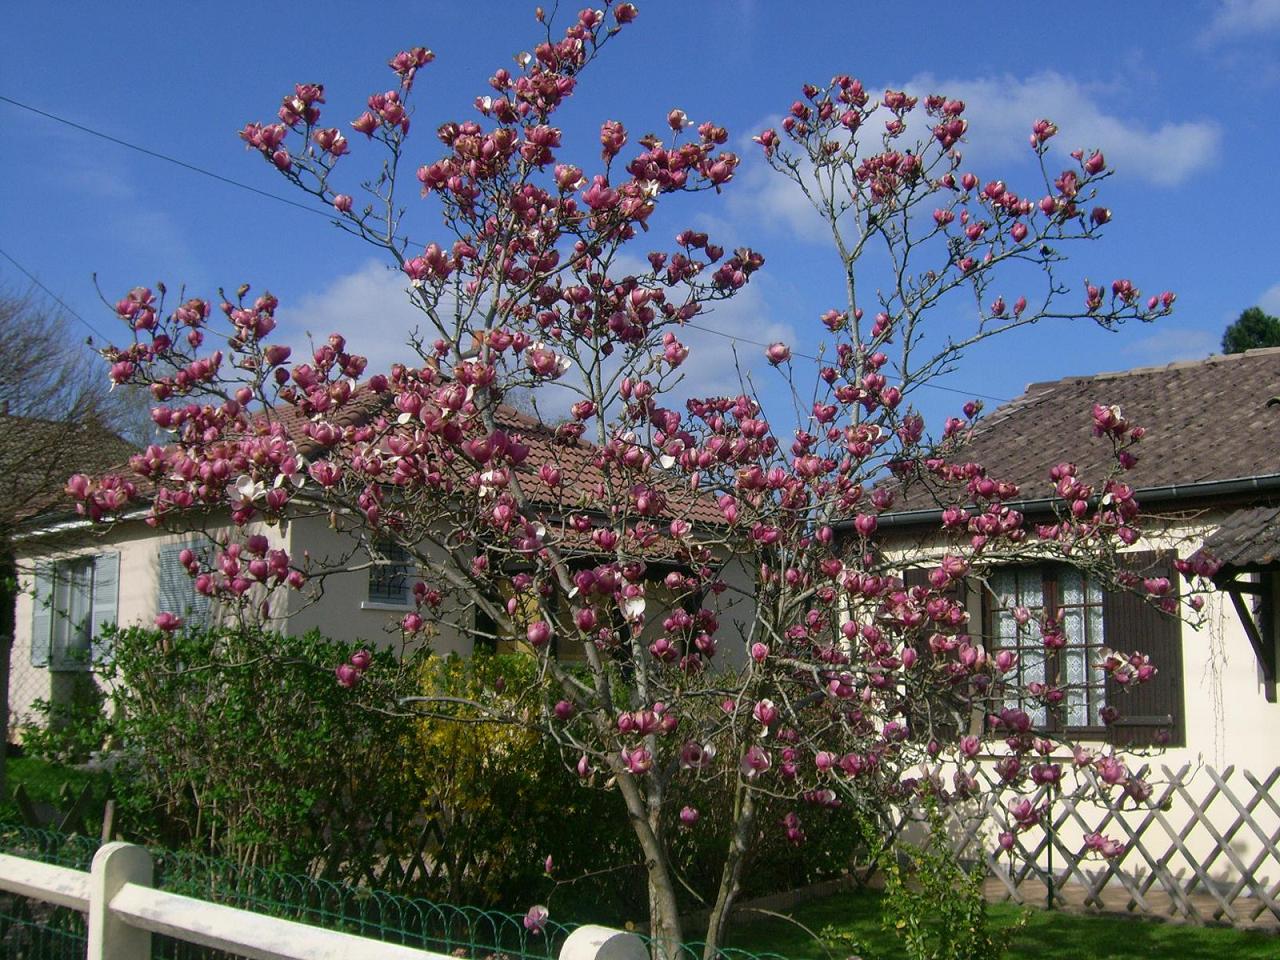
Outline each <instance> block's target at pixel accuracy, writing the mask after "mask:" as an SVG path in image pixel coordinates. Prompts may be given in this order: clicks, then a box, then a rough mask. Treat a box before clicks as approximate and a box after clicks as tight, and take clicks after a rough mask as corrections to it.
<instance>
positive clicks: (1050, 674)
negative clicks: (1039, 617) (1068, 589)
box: [982, 561, 1109, 740]
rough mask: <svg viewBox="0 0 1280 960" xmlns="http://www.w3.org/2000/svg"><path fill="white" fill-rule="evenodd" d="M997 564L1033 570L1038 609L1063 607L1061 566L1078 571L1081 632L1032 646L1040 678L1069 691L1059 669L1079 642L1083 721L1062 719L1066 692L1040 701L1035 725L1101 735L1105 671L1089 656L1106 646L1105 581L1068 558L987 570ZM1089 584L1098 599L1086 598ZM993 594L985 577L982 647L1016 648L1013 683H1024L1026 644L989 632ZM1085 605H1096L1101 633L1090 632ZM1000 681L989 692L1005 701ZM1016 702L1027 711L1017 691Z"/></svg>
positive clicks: (993, 650) (992, 626)
mask: <svg viewBox="0 0 1280 960" xmlns="http://www.w3.org/2000/svg"><path fill="white" fill-rule="evenodd" d="M1002 570H1003V571H1009V570H1014V571H1015V572H1016V573H1017V574H1023V573H1025V574H1026V575H1027V576H1028V578H1034V575H1035V573H1036V572H1039V582H1040V598H1041V602H1042V606H1041V607H1039V610H1040V611H1041V613H1042V614H1043V611H1044V610H1051V611H1054V612H1056V611H1058V610H1060V609H1063V603H1062V597H1063V594H1064V590H1063V587H1062V574H1063V572H1065V571H1071V572H1075V573H1077V574H1078V575H1079V577H1080V580H1081V586H1082V600H1083V602H1082V603H1081V604H1078V605H1073V607H1075V608H1076V609H1079V610H1080V611H1081V616H1080V623H1081V624H1082V626H1083V629H1084V636H1083V638H1082V642H1076V643H1073V642H1071V641H1072V638H1071V637H1070V636H1068V637H1067V641H1068V643H1067V646H1066V647H1063V648H1062V649H1059V650H1045V649H1044V647H1043V645H1039V647H1038V649H1039V650H1041V651H1042V652H1043V655H1044V660H1043V663H1044V678H1045V679H1044V682H1045V683H1052V684H1053V685H1056V686H1059V687H1060V688H1061V689H1062V690H1063V691H1064V692H1069V691H1070V689H1071V688H1072V687H1071V685H1068V684H1067V683H1066V681H1065V676H1064V674H1065V669H1066V659H1067V658H1066V656H1065V655H1066V653H1067V650H1068V649H1070V648H1074V649H1081V648H1083V650H1084V652H1085V677H1086V682H1085V686H1084V689H1085V691H1086V692H1085V701H1086V715H1087V716H1088V717H1089V719H1090V722H1089V723H1087V724H1069V723H1067V722H1066V718H1067V711H1068V709H1069V703H1068V700H1069V697H1064V698H1063V701H1062V702H1061V703H1059V704H1056V705H1053V706H1050V705H1048V704H1046V705H1045V707H1044V710H1045V722H1044V723H1043V724H1036V725H1035V729H1036V730H1037V731H1039V732H1043V733H1049V734H1055V735H1060V736H1067V737H1075V738H1079V739H1089V740H1104V739H1106V738H1107V737H1108V735H1109V730H1108V728H1107V726H1106V725H1105V724H1104V723H1103V722H1102V718H1101V716H1100V714H1099V712H1098V711H1099V710H1101V709H1102V708H1104V707H1106V706H1107V705H1108V689H1107V682H1106V677H1105V676H1102V675H1098V674H1097V671H1096V670H1095V669H1094V667H1093V664H1094V663H1095V662H1096V659H1095V658H1096V657H1098V656H1099V654H1100V652H1101V651H1102V650H1103V649H1106V648H1107V639H1106V638H1107V617H1106V593H1107V591H1106V589H1105V587H1103V586H1102V585H1101V584H1099V583H1098V582H1097V581H1096V580H1094V579H1091V578H1090V577H1089V575H1088V573H1087V572H1086V571H1084V570H1080V569H1079V568H1077V567H1073V566H1072V565H1071V564H1068V563H1054V562H1051V561H1050V562H1045V563H1037V564H1015V565H1010V566H1005V567H1000V568H997V569H996V570H993V571H992V573H993V574H995V573H997V572H999V571H1002ZM1033 582H1034V580H1033ZM1020 587H1021V585H1020V584H1019V593H1020V592H1021V589H1020ZM1091 587H1093V588H1096V589H1097V591H1098V599H1097V601H1096V602H1091V601H1090V599H1089V596H1090V589H1091ZM996 599H997V598H996V592H995V589H994V587H993V585H992V584H991V582H990V579H988V581H987V583H986V585H985V589H984V590H983V591H982V636H983V642H984V645H985V646H986V648H987V650H988V652H989V653H990V654H991V655H994V654H995V653H997V652H998V651H999V650H1002V649H1013V650H1014V652H1015V653H1017V654H1018V667H1017V671H1018V674H1017V675H1018V684H1019V686H1020V687H1024V688H1025V685H1026V683H1027V682H1029V681H1028V680H1027V679H1026V677H1025V674H1024V666H1025V665H1024V656H1023V655H1024V651H1026V650H1027V649H1028V646H1027V645H1026V644H1022V643H1019V644H1018V646H1016V647H1012V648H1010V647H1005V646H1003V645H1002V641H1001V639H1000V638H999V637H997V636H996V635H995V628H996V623H995V619H996V613H997V612H998V611H999V610H1001V609H1003V608H1001V607H998V606H997V605H996ZM1023 605H1024V606H1027V607H1028V608H1029V609H1030V608H1031V605H1030V604H1023ZM1090 607H1096V608H1097V610H1098V618H1099V622H1100V623H1101V627H1102V636H1101V637H1099V638H1097V639H1096V640H1095V639H1094V638H1093V637H1092V636H1091V635H1090V631H1091V629H1092V628H1091V624H1090V620H1091V618H1090V616H1089V608H1090ZM1059 678H1062V679H1061V681H1059ZM1030 679H1031V680H1035V679H1036V678H1035V677H1031V678H1030ZM1001 687H1002V685H1000V684H997V685H996V688H995V694H994V695H995V696H998V697H999V701H998V702H999V704H1001V705H1008V701H1007V700H1006V699H1005V697H1004V696H1003V691H1002V690H1001ZM1077 689H1078V686H1077ZM1089 690H1096V691H1097V693H1098V697H1097V699H1096V700H1092V699H1091V697H1090V694H1089V692H1088V691H1089ZM1018 705H1019V709H1021V710H1024V711H1026V712H1027V713H1028V714H1030V713H1032V710H1030V709H1028V707H1027V705H1026V698H1025V697H1018Z"/></svg>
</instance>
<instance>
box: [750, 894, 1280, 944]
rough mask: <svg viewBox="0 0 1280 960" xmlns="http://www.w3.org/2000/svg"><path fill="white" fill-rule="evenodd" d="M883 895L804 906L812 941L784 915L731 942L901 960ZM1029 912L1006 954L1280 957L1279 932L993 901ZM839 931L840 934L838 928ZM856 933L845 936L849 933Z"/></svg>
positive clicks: (997, 914) (999, 911) (997, 909)
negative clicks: (884, 917) (816, 936)
mask: <svg viewBox="0 0 1280 960" xmlns="http://www.w3.org/2000/svg"><path fill="white" fill-rule="evenodd" d="M880 900H881V895H880V894H877V893H864V892H858V893H844V894H839V895H837V896H834V897H827V898H824V899H821V900H815V901H813V902H812V903H807V904H805V905H803V906H800V907H797V908H796V909H795V910H794V911H793V912H792V914H791V915H792V916H793V917H795V919H796V920H799V921H800V922H801V923H803V924H804V925H805V926H806V927H808V928H809V929H810V930H813V931H814V932H817V933H822V932H824V931H826V934H827V936H828V937H830V939H826V938H825V937H824V939H825V940H826V942H825V943H823V944H818V943H815V942H814V941H813V939H812V938H810V937H809V936H808V935H807V934H806V933H804V931H802V930H800V929H799V928H798V927H796V926H795V925H793V924H790V923H787V922H786V921H783V920H779V919H772V918H768V919H761V920H759V921H750V922H744V923H742V924H740V926H739V928H738V930H737V931H735V935H734V936H733V938H732V945H733V946H735V947H741V948H742V949H745V950H751V951H753V952H766V951H767V952H772V953H778V954H781V955H782V956H784V957H789V958H791V960H844V958H846V957H849V956H859V957H862V958H864V960H897V958H900V957H901V956H902V953H901V948H900V947H899V944H898V941H897V937H896V936H895V934H894V933H893V932H892V931H891V930H887V929H885V927H884V926H883V925H882V922H881V912H880ZM1022 915H1025V916H1026V920H1027V922H1026V925H1025V926H1024V927H1023V928H1022V929H1021V930H1020V931H1019V932H1018V933H1017V935H1016V936H1015V938H1014V941H1013V945H1012V948H1011V949H1010V951H1009V953H1008V954H1007V960H1130V958H1134V960H1137V958H1143V960H1147V958H1162V957H1170V958H1177V960H1226V958H1228V957H1230V958H1232V960H1263V958H1266V960H1276V958H1278V957H1280V937H1277V936H1276V935H1274V934H1265V933H1255V932H1251V931H1241V930H1230V929H1224V928H1220V927H1193V926H1189V925H1184V924H1173V923H1160V922H1158V921H1152V920H1140V919H1137V918H1134V919H1130V918H1127V917H1097V916H1078V915H1073V914H1066V913H1058V912H1055V913H1047V912H1045V911H1043V910H1030V909H1028V910H1022V909H1020V908H1017V907H1014V906H1013V905H1011V904H998V905H994V906H992V908H991V916H992V919H993V920H995V921H996V922H998V923H1008V924H1012V923H1014V922H1016V921H1017V918H1018V917H1019V916H1022ZM831 934H836V936H831ZM842 935H847V936H848V937H851V938H852V939H851V940H850V939H846V938H845V936H842Z"/></svg>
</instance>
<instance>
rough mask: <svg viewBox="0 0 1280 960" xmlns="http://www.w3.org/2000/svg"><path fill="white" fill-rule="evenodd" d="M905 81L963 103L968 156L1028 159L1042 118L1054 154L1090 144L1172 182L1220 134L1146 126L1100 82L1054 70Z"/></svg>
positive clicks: (1202, 157)
mask: <svg viewBox="0 0 1280 960" xmlns="http://www.w3.org/2000/svg"><path fill="white" fill-rule="evenodd" d="M904 86H905V88H906V89H907V90H908V91H909V92H911V93H912V94H916V95H921V96H923V95H925V94H928V93H941V94H944V95H946V96H948V97H953V98H957V99H960V100H963V101H964V102H965V104H966V107H967V109H966V110H965V116H966V118H967V119H968V120H969V135H968V144H967V146H965V147H964V148H963V149H964V153H965V156H966V158H967V159H969V160H971V161H974V162H989V161H996V160H1008V159H1011V158H1018V157H1030V156H1031V152H1030V147H1029V146H1028V145H1027V136H1028V135H1029V134H1030V132H1031V124H1032V123H1033V122H1034V121H1036V120H1037V119H1039V118H1041V117H1047V118H1048V119H1050V120H1052V121H1053V122H1054V123H1056V124H1057V125H1058V129H1059V133H1058V135H1057V136H1056V137H1055V138H1054V139H1053V140H1052V141H1051V146H1052V147H1053V149H1054V150H1055V151H1056V152H1058V154H1059V155H1060V156H1063V157H1065V156H1066V155H1067V154H1068V153H1069V152H1070V151H1071V150H1074V149H1079V148H1086V149H1087V148H1093V147H1096V148H1099V149H1101V150H1102V151H1103V152H1104V153H1105V154H1106V157H1107V160H1108V161H1109V162H1110V163H1111V164H1112V165H1113V166H1115V167H1116V168H1117V169H1118V170H1119V172H1120V173H1121V174H1122V175H1124V176H1125V177H1140V178H1142V179H1144V180H1147V181H1148V182H1150V183H1153V184H1156V185H1157V186H1174V185H1177V184H1179V183H1182V182H1184V181H1185V180H1186V179H1187V178H1188V177H1190V176H1191V175H1192V174H1193V173H1195V172H1196V171H1198V170H1201V169H1203V168H1204V167H1206V166H1208V165H1209V164H1211V163H1212V162H1213V161H1214V159H1215V158H1216V156H1217V153H1218V148H1219V145H1220V142H1221V139H1222V131H1221V129H1220V128H1219V127H1218V125H1217V124H1216V123H1214V122H1212V121H1210V120H1185V121H1181V122H1165V123H1161V124H1150V123H1145V122H1143V121H1142V119H1141V118H1139V117H1136V116H1132V115H1121V114H1120V113H1118V112H1116V111H1115V109H1114V108H1113V107H1112V105H1111V104H1109V103H1108V102H1107V91H1106V90H1104V89H1103V88H1101V87H1098V86H1095V85H1092V84H1085V83H1082V82H1081V81H1079V80H1077V79H1075V78H1074V77H1070V76H1067V75H1064V74H1061V73H1058V72H1056V71H1053V70H1048V71H1044V72H1042V73H1037V74H1033V75H1031V76H1029V77H1015V76H1012V75H1010V74H1006V75H1004V76H1000V77H982V78H974V79H967V80H965V79H949V80H938V79H936V78H935V77H933V76H932V75H931V74H920V75H918V76H915V77H913V78H912V79H910V80H908V81H907V82H906V84H904Z"/></svg>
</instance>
